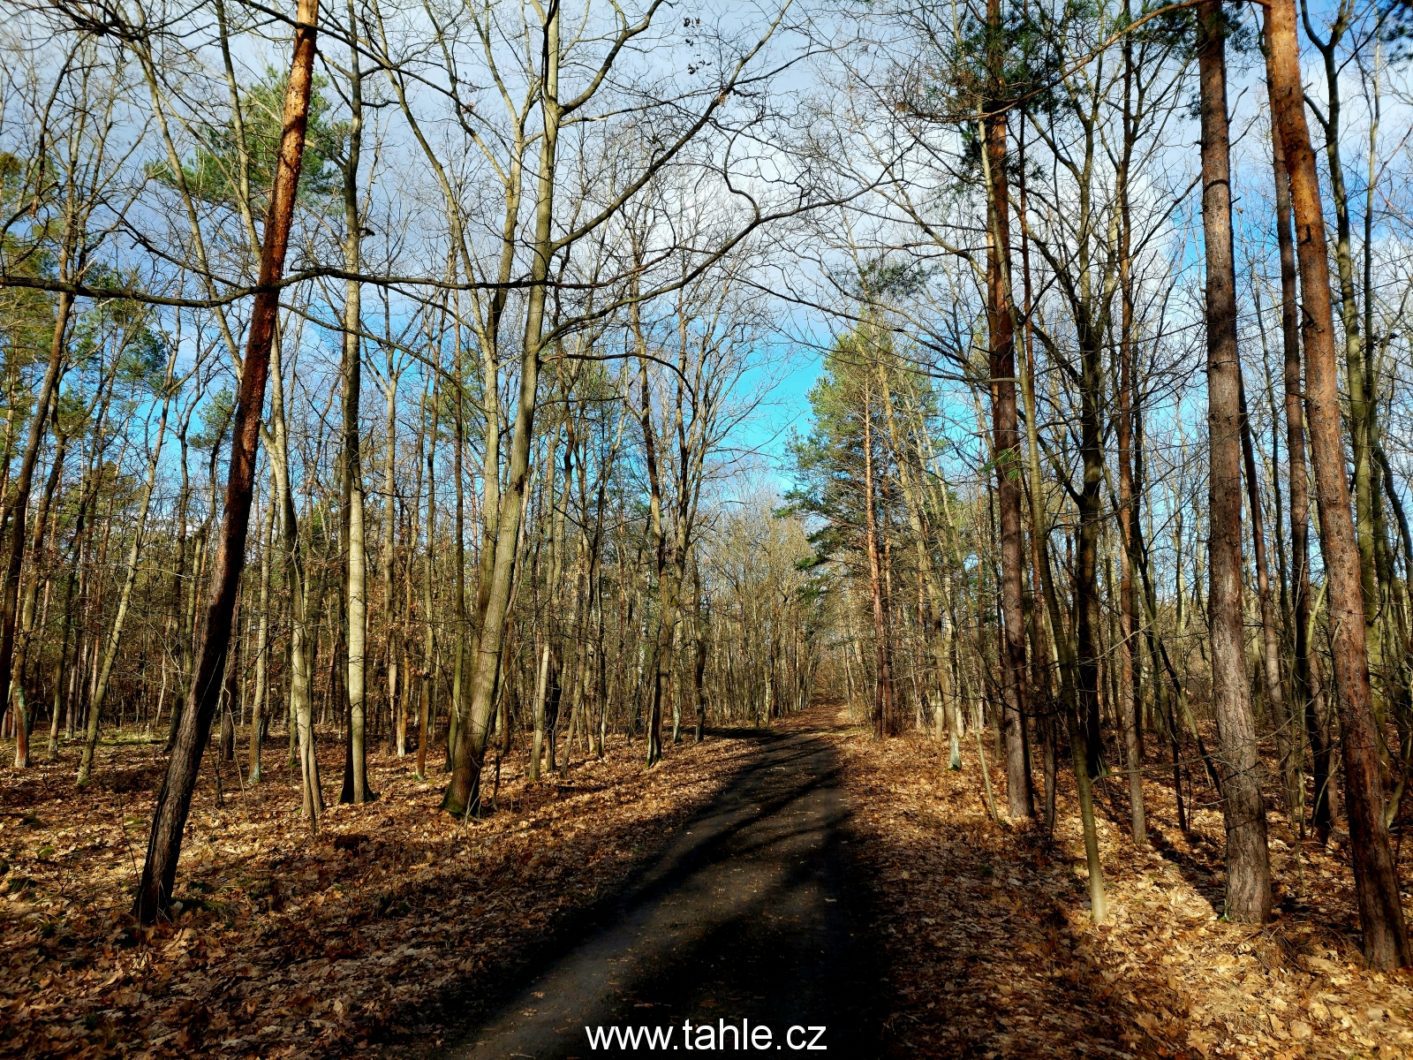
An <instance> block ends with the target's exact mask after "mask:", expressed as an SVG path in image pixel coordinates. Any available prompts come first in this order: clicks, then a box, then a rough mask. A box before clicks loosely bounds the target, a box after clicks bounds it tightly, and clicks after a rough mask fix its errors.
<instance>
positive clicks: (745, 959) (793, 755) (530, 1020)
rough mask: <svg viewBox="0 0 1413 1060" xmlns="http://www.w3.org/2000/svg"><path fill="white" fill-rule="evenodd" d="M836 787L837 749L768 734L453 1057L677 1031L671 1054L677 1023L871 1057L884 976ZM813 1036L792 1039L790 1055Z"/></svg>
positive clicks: (567, 1048)
mask: <svg viewBox="0 0 1413 1060" xmlns="http://www.w3.org/2000/svg"><path fill="white" fill-rule="evenodd" d="M838 782H839V761H838V757H837V754H836V752H835V750H834V747H833V746H832V744H831V742H830V741H829V740H828V739H826V738H824V737H822V736H820V735H818V734H816V733H812V732H810V731H809V730H807V729H804V728H801V727H796V728H795V729H794V731H787V732H777V733H770V734H768V735H764V736H763V737H762V738H761V746H760V749H759V752H758V753H757V755H756V757H755V758H754V759H753V760H752V761H751V763H750V764H749V765H748V766H747V767H746V768H745V769H743V770H742V771H741V772H740V773H739V774H737V776H736V777H734V778H733V780H732V781H731V783H730V784H729V785H728V787H727V789H726V790H725V791H724V792H723V793H722V795H720V796H719V797H718V798H717V799H716V800H715V802H713V803H712V805H710V806H709V807H707V809H706V810H704V811H703V812H702V813H701V814H699V815H698V816H697V817H696V818H695V819H693V820H692V821H691V822H690V823H689V824H688V825H686V826H685V828H684V829H683V830H682V832H681V833H680V834H679V835H678V836H677V838H676V839H675V840H673V841H672V842H671V843H670V844H669V845H668V847H667V848H666V850H665V851H664V852H663V854H662V856H661V858H660V859H659V860H658V861H657V862H656V863H655V864H654V865H653V866H652V867H650V868H649V869H648V870H647V871H646V872H645V873H644V874H643V875H642V876H641V877H640V878H639V880H638V881H636V883H635V884H633V885H631V886H630V887H629V888H628V890H627V891H626V892H625V893H623V894H622V895H621V896H620V897H618V898H616V899H614V900H611V901H610V902H608V903H607V904H606V905H604V906H603V907H602V908H601V909H600V910H599V915H598V916H596V917H595V921H596V923H598V924H600V925H602V926H601V927H598V928H596V929H594V930H592V931H591V932H590V933H588V934H587V935H585V936H582V937H581V938H580V939H579V940H578V941H577V942H571V943H569V944H567V945H566V946H563V947H559V948H558V949H557V951H556V953H557V955H556V956H555V957H554V958H553V959H552V960H551V961H550V963H548V964H545V963H544V962H543V961H541V962H540V964H539V966H538V967H537V968H536V970H535V971H532V972H531V973H529V974H530V975H531V976H532V977H531V978H528V979H526V980H522V981H521V982H522V984H523V985H522V988H521V989H519V990H516V991H514V992H512V993H510V994H508V995H507V1000H506V1001H505V1002H504V1003H503V1004H502V1005H501V1006H500V1007H499V1008H498V1009H497V1010H496V1011H495V1012H493V1013H492V1014H490V1015H489V1016H488V1018H487V1019H486V1020H485V1021H484V1022H483V1023H482V1024H481V1025H480V1026H479V1028H477V1029H476V1030H474V1031H473V1032H472V1033H471V1034H470V1035H469V1036H468V1037H467V1039H466V1040H465V1041H463V1042H462V1043H461V1044H460V1045H459V1046H456V1047H453V1048H452V1049H450V1050H449V1054H450V1055H454V1056H463V1057H517V1056H524V1057H537V1058H539V1057H573V1056H587V1055H590V1053H591V1051H592V1050H591V1049H590V1045H589V1040H588V1036H587V1034H586V1031H585V1028H586V1027H594V1028H597V1027H603V1028H610V1027H618V1028H635V1027H654V1028H669V1027H670V1028H673V1039H672V1042H671V1044H670V1045H669V1046H668V1048H667V1050H666V1051H668V1052H676V1051H683V1050H685V1049H686V1048H687V1046H686V1044H685V1043H683V1037H684V1033H685V1032H684V1029H683V1026H684V1021H691V1023H692V1025H693V1027H694V1028H699V1027H700V1026H701V1025H704V1024H705V1025H709V1026H710V1027H711V1028H712V1029H713V1031H717V1030H718V1028H719V1026H720V1024H723V1023H724V1024H729V1025H733V1026H735V1027H738V1028H739V1027H740V1026H741V1024H742V1021H749V1026H750V1027H757V1026H760V1027H766V1028H769V1030H770V1032H771V1036H772V1037H771V1041H772V1045H771V1047H770V1051H772V1052H774V1051H777V1046H780V1045H783V1044H784V1043H785V1038H786V1035H787V1033H788V1032H789V1031H790V1028H792V1027H812V1026H821V1027H824V1028H826V1030H825V1031H824V1032H823V1035H822V1037H821V1038H820V1039H819V1040H818V1042H817V1043H816V1044H817V1045H825V1046H827V1047H828V1049H829V1051H830V1052H831V1053H833V1054H834V1055H836V1056H837V1055H841V1054H842V1055H845V1056H864V1055H868V1054H869V1053H870V1052H872V1051H873V1050H872V1048H871V1045H872V1043H873V1042H874V1041H876V1032H877V1026H878V1018H877V1012H876V1004H875V1002H876V998H875V990H874V984H875V983H876V982H877V981H878V975H877V963H876V960H875V957H874V955H873V952H872V950H871V948H870V946H869V944H868V933H867V924H868V921H867V919H866V918H865V916H864V913H863V909H864V908H865V903H864V902H862V901H861V896H860V893H859V892H858V891H857V890H856V886H857V885H856V884H853V883H851V880H853V879H857V878H858V874H857V872H856V871H855V870H854V868H853V866H851V865H850V864H849V854H848V848H847V845H846V843H845V834H844V826H845V823H846V819H847V816H848V811H847V808H846V805H845V802H844V799H843V796H842V794H841V792H840V791H839V787H838ZM700 1033H701V1031H700V1030H699V1029H695V1030H694V1031H693V1039H694V1041H697V1040H700V1039H697V1037H696V1036H697V1035H698V1034H700ZM812 1037H813V1035H812V1034H808V1033H803V1032H796V1033H795V1035H794V1036H793V1041H792V1044H803V1043H804V1042H806V1041H808V1040H810V1039H811V1038H812ZM722 1038H724V1039H725V1040H726V1043H727V1044H728V1045H729V1044H730V1043H731V1041H732V1040H733V1035H732V1034H731V1033H730V1032H727V1033H726V1034H724V1035H722ZM720 1040H721V1039H718V1041H720ZM673 1046H678V1047H679V1048H676V1049H674V1048H673ZM778 1051H780V1052H782V1053H784V1054H788V1053H789V1052H790V1050H789V1048H788V1046H787V1047H786V1048H784V1049H779V1050H778ZM801 1051H803V1050H801ZM660 1052H661V1050H659V1054H660ZM599 1054H600V1055H619V1056H622V1055H635V1054H634V1052H633V1050H631V1049H624V1048H621V1047H618V1048H613V1049H607V1050H599ZM643 1055H649V1054H648V1053H647V1051H644V1053H643Z"/></svg>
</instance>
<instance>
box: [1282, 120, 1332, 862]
mask: <svg viewBox="0 0 1413 1060" xmlns="http://www.w3.org/2000/svg"><path fill="white" fill-rule="evenodd" d="M1273 157H1274V161H1275V183H1276V243H1277V245H1278V247H1279V251H1280V268H1281V349H1282V353H1283V355H1284V357H1283V360H1284V364H1283V372H1282V379H1283V383H1284V392H1285V427H1286V435H1285V439H1286V440H1285V448H1286V461H1287V464H1288V466H1289V478H1290V481H1289V486H1288V489H1289V495H1290V608H1291V627H1292V628H1291V641H1292V644H1293V646H1294V651H1295V658H1294V660H1293V666H1292V668H1291V694H1292V696H1293V698H1294V700H1295V703H1296V705H1297V708H1298V709H1299V710H1300V712H1301V713H1302V715H1303V716H1304V721H1305V735H1306V739H1307V740H1308V741H1309V742H1310V772H1311V781H1312V782H1313V785H1314V796H1315V798H1314V803H1313V804H1312V806H1311V821H1312V823H1313V824H1314V826H1315V835H1316V836H1318V837H1319V840H1320V842H1321V843H1322V844H1323V843H1324V842H1325V841H1327V840H1328V839H1329V836H1330V790H1329V788H1330V747H1329V741H1328V740H1327V739H1325V730H1324V726H1323V725H1322V724H1321V722H1320V718H1319V715H1318V714H1317V713H1316V710H1315V695H1314V680H1313V675H1312V673H1311V668H1310V624H1311V618H1310V480H1309V472H1308V471H1307V470H1306V465H1305V408H1304V400H1305V382H1304V373H1303V371H1302V368H1301V364H1300V307H1299V303H1298V292H1297V290H1296V272H1295V241H1294V239H1293V237H1292V233H1291V228H1290V223H1291V216H1290V210H1291V207H1290V177H1289V175H1288V174H1287V172H1286V165H1285V152H1284V151H1282V150H1281V140H1280V137H1279V136H1276V137H1275V138H1274V142H1273Z"/></svg>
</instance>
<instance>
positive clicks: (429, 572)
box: [416, 389, 440, 780]
mask: <svg viewBox="0 0 1413 1060" xmlns="http://www.w3.org/2000/svg"><path fill="white" fill-rule="evenodd" d="M426 404H427V402H426V400H425V398H424V400H423V415H424V416H425V415H426ZM431 406H432V422H431V425H430V427H429V428H427V427H424V434H425V438H426V445H427V558H426V560H425V561H424V562H425V565H426V569H425V571H424V573H423V577H422V674H421V691H420V693H419V694H418V697H417V774H416V775H417V779H418V780H425V779H426V778H427V748H428V746H429V745H430V744H431V742H432V736H431V728H432V717H433V712H432V692H433V689H434V687H435V672H434V669H433V668H434V666H435V665H436V653H437V634H436V627H435V626H434V625H433V624H432V584H433V580H434V578H435V577H436V566H435V563H434V561H433V557H434V556H435V554H436V542H437V412H438V409H439V408H440V391H439V389H434V390H433V391H432V401H431Z"/></svg>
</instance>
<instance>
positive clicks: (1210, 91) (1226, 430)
mask: <svg viewBox="0 0 1413 1060" xmlns="http://www.w3.org/2000/svg"><path fill="white" fill-rule="evenodd" d="M1198 23H1199V24H1198V53H1197V55H1198V77H1199V81H1200V85H1201V107H1202V122H1201V124H1202V231H1203V242H1204V243H1205V245H1206V252H1207V409H1208V412H1207V424H1208V431H1209V445H1210V453H1211V456H1210V463H1211V471H1210V474H1209V476H1208V482H1209V494H1208V504H1209V507H1208V518H1209V523H1208V525H1209V531H1208V534H1209V536H1208V547H1207V553H1208V574H1209V577H1210V586H1211V588H1210V590H1209V593H1208V599H1207V605H1208V625H1209V628H1210V630H1211V641H1212V702H1213V707H1214V709H1215V711H1216V715H1217V740H1218V743H1219V745H1220V750H1219V752H1218V756H1217V758H1218V765H1219V768H1220V770H1221V774H1222V790H1221V794H1222V813H1223V815H1224V816H1225V818H1226V832H1227V895H1226V915H1227V916H1228V917H1229V918H1231V919H1232V920H1237V921H1241V922H1245V923H1261V922H1263V921H1264V920H1265V919H1266V917H1268V916H1269V915H1270V912H1271V866H1270V853H1269V851H1268V849H1267V846H1266V806H1265V802H1264V801H1263V799H1262V797H1261V781H1260V773H1259V768H1260V763H1259V761H1258V758H1257V748H1256V724H1255V721H1254V719H1253V718H1252V715H1251V700H1250V693H1249V686H1248V684H1247V680H1246V654H1245V650H1244V643H1243V641H1244V631H1243V628H1242V605H1241V596H1242V592H1241V588H1242V587H1241V572H1242V560H1241V360H1240V354H1239V352H1238V350H1237V338H1236V272H1235V264H1234V258H1233V251H1232V229H1231V162H1230V144H1231V138H1230V130H1229V127H1228V122H1227V87H1226V23H1225V16H1224V15H1223V13H1222V6H1221V0H1206V2H1204V3H1203V4H1202V5H1201V6H1200V7H1199V8H1198Z"/></svg>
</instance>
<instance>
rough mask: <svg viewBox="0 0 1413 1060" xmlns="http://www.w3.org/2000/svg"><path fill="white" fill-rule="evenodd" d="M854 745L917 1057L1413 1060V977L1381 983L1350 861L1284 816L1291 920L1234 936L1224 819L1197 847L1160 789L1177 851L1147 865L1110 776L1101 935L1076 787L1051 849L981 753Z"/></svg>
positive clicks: (1279, 902)
mask: <svg viewBox="0 0 1413 1060" xmlns="http://www.w3.org/2000/svg"><path fill="white" fill-rule="evenodd" d="M836 739H837V740H838V742H839V744H840V748H841V753H842V754H843V756H844V761H845V763H846V765H845V773H844V775H845V777H846V778H847V779H846V785H847V789H848V793H849V795H850V796H851V800H850V801H851V802H852V804H853V806H854V813H855V823H854V829H853V833H854V842H855V844H856V854H857V855H858V856H859V857H860V859H861V860H862V861H863V862H864V863H865V864H868V865H870V866H871V867H872V868H873V869H874V872H875V879H874V883H875V909H876V924H877V925H878V930H879V934H880V937H881V939H882V945H883V948H884V965H885V967H888V968H891V969H892V978H891V981H890V983H889V984H888V986H889V990H890V992H891V993H892V994H893V995H894V996H895V997H897V998H898V1002H899V1003H898V1005H897V1008H896V1010H895V1011H894V1013H893V1014H892V1017H891V1019H890V1020H889V1025H888V1030H889V1032H890V1035H891V1036H892V1037H893V1038H894V1039H895V1042H894V1044H895V1047H896V1048H897V1051H898V1052H899V1053H900V1055H901V1054H903V1053H909V1052H910V1050H912V1049H916V1053H912V1054H911V1055H939V1056H952V1055H957V1053H958V1052H961V1053H965V1054H966V1055H980V1056H992V1055H1000V1056H1015V1055H1027V1054H1029V1055H1074V1054H1075V1053H1080V1052H1082V1053H1085V1054H1088V1055H1114V1053H1117V1054H1121V1055H1123V1054H1137V1055H1140V1056H1232V1057H1249V1056H1290V1057H1297V1056H1298V1057H1305V1056H1349V1055H1359V1056H1367V1055H1375V1056H1395V1055H1403V1056H1406V1055H1409V1051H1410V1049H1413V982H1410V979H1409V977H1408V976H1407V975H1406V974H1405V973H1395V974H1390V975H1385V974H1380V973H1370V972H1367V971H1365V970H1364V968H1363V966H1362V962H1361V959H1360V956H1359V949H1358V935H1357V919H1356V916H1355V912H1354V908H1353V883H1352V880H1351V877H1350V873H1349V868H1348V865H1347V864H1346V863H1344V862H1343V861H1341V860H1339V859H1338V858H1337V857H1333V856H1331V855H1330V854H1328V853H1326V852H1324V851H1321V850H1318V849H1317V848H1316V847H1315V846H1314V845H1313V844H1306V845H1305V846H1304V847H1303V848H1301V849H1300V850H1299V851H1297V849H1296V847H1295V843H1294V839H1293V837H1292V836H1291V835H1290V832H1289V829H1288V828H1287V826H1286V822H1285V820H1284V818H1282V817H1280V816H1279V814H1278V813H1277V812H1275V811H1273V812H1272V814H1271V839H1272V841H1271V860H1272V871H1273V875H1274V878H1275V881H1276V896H1275V897H1276V910H1275V917H1274V919H1273V920H1272V922H1271V923H1270V924H1268V925H1267V926H1266V927H1264V928H1259V929H1258V928H1252V927H1249V926H1242V925H1237V924H1229V923H1226V922H1223V921H1221V920H1220V919H1219V918H1218V912H1219V910H1220V905H1221V896H1222V876H1221V865H1222V853H1223V851H1222V839H1221V837H1222V834H1223V833H1222V818H1221V814H1220V812H1219V811H1217V810H1215V809H1203V810H1198V811H1197V812H1196V813H1195V814H1194V815H1193V816H1194V821H1193V832H1192V834H1191V835H1190V836H1188V837H1184V836H1183V835H1182V833H1181V832H1180V831H1179V830H1178V828H1177V824H1176V808H1175V804H1174V802H1173V798H1172V791H1171V789H1170V788H1168V787H1166V786H1164V785H1161V784H1157V783H1152V782H1148V783H1146V784H1145V786H1144V793H1145V798H1146V802H1147V807H1148V814H1149V821H1148V824H1149V832H1150V837H1151V838H1152V839H1153V841H1154V845H1155V847H1156V848H1158V849H1161V850H1163V851H1164V853H1163V854H1160V853H1158V852H1157V850H1156V849H1155V850H1154V851H1149V852H1145V853H1136V852H1135V851H1134V850H1133V848H1132V843H1131V841H1130V840H1129V837H1128V821H1127V816H1126V814H1125V815H1123V816H1120V814H1119V813H1118V812H1116V810H1115V807H1116V806H1118V805H1119V804H1120V803H1121V802H1122V803H1123V804H1124V805H1126V800H1127V789H1126V787H1125V788H1124V789H1123V790H1120V787H1119V785H1120V784H1121V783H1123V784H1126V782H1124V781H1122V780H1121V778H1117V777H1114V778H1110V779H1109V780H1108V781H1107V782H1106V784H1105V785H1103V786H1101V788H1100V789H1099V791H1098V792H1097V794H1098V795H1099V798H1100V802H1101V807H1100V813H1101V819H1100V821H1099V835H1100V847H1101V853H1102V857H1103V863H1104V871H1105V876H1106V882H1107V885H1108V896H1109V911H1110V918H1109V923H1107V924H1106V925H1104V926H1101V927H1095V926H1093V925H1091V924H1090V922H1089V902H1088V895H1087V891H1086V878H1085V869H1084V848H1083V839H1082V836H1081V834H1080V828H1079V817H1078V813H1077V811H1076V809H1075V806H1074V802H1073V797H1072V794H1073V793H1072V790H1071V789H1069V788H1068V787H1066V786H1065V784H1064V781H1065V780H1067V779H1068V775H1067V774H1065V775H1063V776H1062V786H1061V792H1060V801H1059V810H1058V814H1057V818H1058V823H1057V827H1056V838H1055V841H1054V842H1053V843H1050V842H1048V841H1046V840H1045V839H1044V838H1043V837H1042V836H1041V835H1040V833H1039V831H1038V830H1036V831H1034V832H1031V831H1027V830H1022V829H1013V828H1011V827H1010V826H1009V825H1000V826H998V825H997V824H995V823H993V822H992V821H991V819H990V817H989V816H988V814H987V812H986V807H985V803H984V801H983V794H982V790H981V784H980V779H979V776H978V773H977V770H976V749H975V746H974V745H973V746H971V747H970V748H968V749H966V751H965V763H964V769H963V770H962V771H961V772H952V771H951V770H949V769H947V760H946V747H945V745H942V744H938V743H936V742H932V741H929V740H928V739H926V738H925V737H922V736H918V735H912V736H905V737H900V738H897V739H893V740H889V741H888V742H886V743H879V742H877V741H875V740H872V739H870V738H869V737H868V736H867V735H866V734H864V733H863V732H862V731H861V730H857V729H855V730H853V731H852V732H843V733H841V734H840V735H839V736H837V737H836ZM989 750H990V749H988V758H989V759H991V760H990V764H991V766H992V768H993V784H994V785H995V790H996V791H997V792H1004V790H1005V787H1004V785H1005V778H1004V774H1003V771H1002V770H1001V769H1000V763H999V762H998V761H996V760H995V759H994V758H991V756H990V754H989ZM1203 799H1207V801H1211V800H1210V798H1208V794H1207V793H1204V792H1203V791H1201V790H1200V789H1199V790H1198V792H1197V793H1196V800H1195V801H1202V800H1203ZM1297 859H1299V860H1301V861H1303V865H1300V864H1298V863H1297ZM1213 903H1216V906H1215V908H1214V904H1213Z"/></svg>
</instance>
